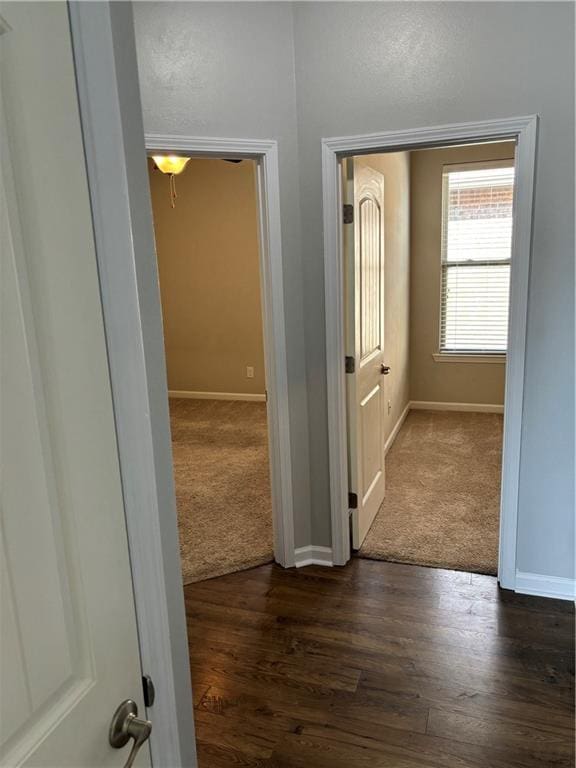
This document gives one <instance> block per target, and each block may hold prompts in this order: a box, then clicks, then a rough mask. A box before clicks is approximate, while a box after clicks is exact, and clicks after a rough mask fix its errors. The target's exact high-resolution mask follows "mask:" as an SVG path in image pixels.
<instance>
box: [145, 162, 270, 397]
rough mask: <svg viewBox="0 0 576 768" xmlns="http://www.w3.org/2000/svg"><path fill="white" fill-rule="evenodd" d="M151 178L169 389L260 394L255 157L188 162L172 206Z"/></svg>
mask: <svg viewBox="0 0 576 768" xmlns="http://www.w3.org/2000/svg"><path fill="white" fill-rule="evenodd" d="M149 176H150V190H151V194H152V208H153V213H154V229H155V233H156V249H157V253H158V268H159V275H160V291H161V296H162V313H163V318H164V339H165V345H166V364H167V368H168V387H169V389H172V390H189V391H199V392H240V393H264V391H265V386H266V385H265V377H264V351H263V340H262V313H261V306H260V271H259V261H258V259H259V255H258V228H257V200H256V182H255V164H254V162H253V161H251V160H244V161H242V162H241V163H237V164H234V163H227V162H224V161H222V160H203V159H192V160H190V162H189V163H188V165H187V167H186V169H185V171H184V172H183V173H182V174H181V175H180V176H178V177H177V179H176V188H177V193H178V199H177V201H176V208H175V209H172V208H171V207H170V199H169V187H168V177H167V176H165V175H164V174H162V173H160V171H158V170H156V169H152V162H151V161H150V173H149ZM246 366H253V367H254V378H253V379H248V378H246Z"/></svg>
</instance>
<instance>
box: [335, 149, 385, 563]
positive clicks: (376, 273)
mask: <svg viewBox="0 0 576 768" xmlns="http://www.w3.org/2000/svg"><path fill="white" fill-rule="evenodd" d="M344 169H345V171H344V172H345V177H344V179H343V192H344V195H343V196H344V203H345V205H347V206H351V208H350V207H349V208H348V210H350V211H353V215H352V216H351V217H347V220H348V223H345V224H344V253H345V258H346V280H345V284H346V297H345V298H346V300H345V307H346V321H345V324H346V356H347V358H348V360H347V371H348V373H347V376H346V382H347V400H348V471H349V483H350V492H351V494H352V497H351V502H352V503H351V528H352V546H353V547H354V549H358V548H359V547H360V546H361V545H362V542H363V540H364V537H365V536H366V534H367V533H368V529H369V528H370V526H371V525H372V522H373V520H374V517H375V516H376V513H377V512H378V509H379V508H380V505H381V504H382V501H383V499H384V493H385V467H384V458H385V453H384V418H385V404H386V399H385V374H386V373H387V371H388V370H389V369H388V368H387V367H386V364H385V359H384V354H385V350H384V176H383V175H382V174H381V173H380V172H379V171H376V170H374V169H373V168H370V167H369V166H368V165H367V164H366V161H364V160H362V159H358V158H348V159H347V160H346V161H345V163H344ZM350 218H351V219H352V220H351V221H349V219H350Z"/></svg>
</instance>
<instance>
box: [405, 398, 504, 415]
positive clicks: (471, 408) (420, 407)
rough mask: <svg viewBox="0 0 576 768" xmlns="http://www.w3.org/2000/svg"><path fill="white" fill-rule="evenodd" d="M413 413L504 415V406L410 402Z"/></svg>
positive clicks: (428, 401) (425, 401)
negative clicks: (447, 412)
mask: <svg viewBox="0 0 576 768" xmlns="http://www.w3.org/2000/svg"><path fill="white" fill-rule="evenodd" d="M410 408H411V409H412V410H414V411H461V412H462V413H504V406H503V405H498V404H496V403H442V402H434V401H433V400H411V401H410Z"/></svg>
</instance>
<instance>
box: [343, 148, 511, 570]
mask: <svg viewBox="0 0 576 768" xmlns="http://www.w3.org/2000/svg"><path fill="white" fill-rule="evenodd" d="M514 152H515V142H513V141H505V142H490V143H480V144H467V145H465V146H450V147H444V148H442V147H440V148H434V149H418V150H413V151H403V152H389V153H380V154H368V155H362V156H355V157H348V158H344V159H343V160H342V172H343V178H342V189H343V199H344V205H345V206H347V208H346V209H345V210H346V211H347V215H346V217H345V219H344V221H345V223H344V225H343V243H344V260H345V298H344V312H345V328H346V359H347V361H348V365H347V368H346V370H347V376H346V385H347V433H348V471H349V483H350V500H351V515H350V520H351V535H352V547H353V549H354V550H356V553H357V555H359V556H360V557H365V558H371V559H377V560H388V561H394V562H404V563H413V564H417V565H425V566H436V567H441V568H448V569H457V570H464V571H468V572H477V573H484V574H488V575H496V573H497V569H498V531H499V508H500V490H501V487H500V476H501V462H502V435H503V428H502V427H503V410H504V383H505V368H506V350H507V337H508V307H509V287H510V258H511V249H512V228H513V227H512V224H513V195H514Z"/></svg>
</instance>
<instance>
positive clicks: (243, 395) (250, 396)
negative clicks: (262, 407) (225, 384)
mask: <svg viewBox="0 0 576 768" xmlns="http://www.w3.org/2000/svg"><path fill="white" fill-rule="evenodd" d="M168 397H173V398H181V399H183V400H247V401H249V402H253V403H265V402H266V394H265V393H264V394H255V393H252V392H191V391H190V390H188V389H170V390H168Z"/></svg>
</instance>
